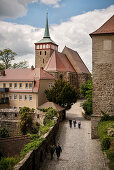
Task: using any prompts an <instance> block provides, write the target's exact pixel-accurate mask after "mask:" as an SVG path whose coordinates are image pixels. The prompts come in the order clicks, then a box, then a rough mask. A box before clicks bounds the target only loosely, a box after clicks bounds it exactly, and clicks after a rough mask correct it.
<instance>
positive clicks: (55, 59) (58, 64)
mask: <svg viewBox="0 0 114 170" xmlns="http://www.w3.org/2000/svg"><path fill="white" fill-rule="evenodd" d="M44 70H46V71H70V72H75V70H74V68H73V66H72V65H71V63H70V61H69V60H68V58H67V57H66V55H65V54H62V53H60V52H57V51H54V52H53V54H52V55H51V57H50V59H49V61H48V63H47V64H46V66H45V68H44Z"/></svg>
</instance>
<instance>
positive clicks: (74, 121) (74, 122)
mask: <svg viewBox="0 0 114 170" xmlns="http://www.w3.org/2000/svg"><path fill="white" fill-rule="evenodd" d="M76 123H77V122H76V120H73V124H74V128H75V127H76Z"/></svg>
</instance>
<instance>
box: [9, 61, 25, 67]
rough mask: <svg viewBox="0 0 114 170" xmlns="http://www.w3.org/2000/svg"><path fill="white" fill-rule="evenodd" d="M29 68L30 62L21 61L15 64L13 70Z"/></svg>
mask: <svg viewBox="0 0 114 170" xmlns="http://www.w3.org/2000/svg"><path fill="white" fill-rule="evenodd" d="M27 67H28V62H27V61H20V62H19V63H14V64H13V66H12V68H13V69H15V68H27Z"/></svg>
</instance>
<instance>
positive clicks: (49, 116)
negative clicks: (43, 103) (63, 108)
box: [43, 108, 59, 125]
mask: <svg viewBox="0 0 114 170" xmlns="http://www.w3.org/2000/svg"><path fill="white" fill-rule="evenodd" d="M58 116H59V115H58V112H57V110H55V109H53V108H49V109H48V111H47V113H46V115H45V118H44V121H43V124H44V125H46V124H50V123H51V122H50V120H53V117H58Z"/></svg>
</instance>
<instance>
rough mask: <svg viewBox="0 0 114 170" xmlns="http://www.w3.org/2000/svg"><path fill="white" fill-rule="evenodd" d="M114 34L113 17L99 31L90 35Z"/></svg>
mask: <svg viewBox="0 0 114 170" xmlns="http://www.w3.org/2000/svg"><path fill="white" fill-rule="evenodd" d="M112 33H114V15H113V16H112V17H111V18H110V19H109V20H108V21H106V22H105V23H104V24H103V25H102V26H101V27H100V28H99V29H97V30H96V31H94V32H93V33H91V34H90V36H91V35H97V34H112Z"/></svg>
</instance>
